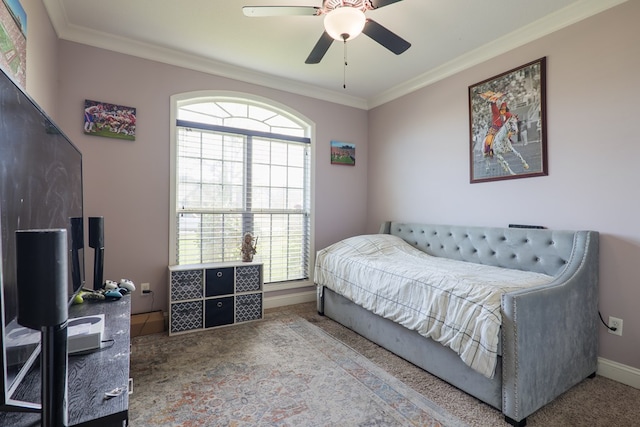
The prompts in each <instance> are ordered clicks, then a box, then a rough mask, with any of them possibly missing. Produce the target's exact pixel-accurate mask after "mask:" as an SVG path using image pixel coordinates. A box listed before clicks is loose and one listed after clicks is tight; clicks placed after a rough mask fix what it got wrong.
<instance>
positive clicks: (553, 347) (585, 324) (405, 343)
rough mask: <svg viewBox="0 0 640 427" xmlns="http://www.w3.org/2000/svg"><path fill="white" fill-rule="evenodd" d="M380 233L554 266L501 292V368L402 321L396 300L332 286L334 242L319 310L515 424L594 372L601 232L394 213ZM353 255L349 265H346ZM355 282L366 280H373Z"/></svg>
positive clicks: (518, 265)
mask: <svg viewBox="0 0 640 427" xmlns="http://www.w3.org/2000/svg"><path fill="white" fill-rule="evenodd" d="M380 233H381V234H388V235H391V236H398V237H399V238H401V239H402V240H403V241H404V242H406V243H408V244H409V245H411V246H412V247H413V248H416V249H419V250H420V251H422V252H423V253H426V254H428V255H431V256H433V257H437V258H448V259H453V260H459V261H465V262H470V263H475V264H482V265H486V266H495V267H501V268H506V269H510V270H520V271H523V272H534V273H540V274H543V275H548V276H549V279H548V280H547V281H545V282H544V283H543V284H538V285H534V286H531V287H526V288H522V289H518V290H511V291H508V292H505V293H502V294H501V296H500V297H499V300H498V301H499V302H498V310H497V312H499V314H500V315H501V326H500V328H499V332H498V340H499V343H498V350H497V352H496V353H497V358H496V362H495V372H493V375H492V376H487V375H486V374H482V373H480V372H478V371H477V370H475V369H473V368H471V367H470V366H469V365H468V364H467V363H465V362H463V361H462V359H461V358H460V356H459V354H458V353H457V352H455V351H453V350H452V349H451V348H449V347H448V346H444V345H442V344H441V343H440V342H442V339H440V342H437V341H435V340H433V339H431V338H427V337H425V336H424V333H423V334H420V333H419V332H417V331H416V330H411V329H409V328H407V327H405V326H403V325H402V324H400V323H402V322H399V321H398V319H397V317H398V315H397V313H396V314H393V315H389V316H387V315H386V310H388V309H383V310H381V313H380V314H375V313H374V312H373V311H372V310H368V309H365V308H363V306H361V305H358V304H356V303H354V302H352V301H351V300H350V299H349V298H347V297H345V296H343V295H341V294H339V293H338V292H337V291H335V290H332V289H330V288H329V287H328V286H330V285H329V284H328V283H324V282H330V281H331V280H330V279H329V278H330V277H331V276H333V275H334V274H335V271H334V270H336V268H334V267H327V265H328V264H327V263H326V261H325V260H324V257H326V256H327V253H326V252H325V251H327V248H326V249H323V250H321V251H319V252H318V255H317V261H316V270H315V277H314V280H315V281H316V285H317V286H318V312H319V313H321V314H324V315H326V316H328V317H330V318H332V319H334V320H336V321H338V322H339V323H341V324H343V325H345V326H347V327H349V328H350V329H352V330H354V331H356V332H358V333H359V334H361V335H363V336H364V337H366V338H368V339H370V340H371V341H374V342H375V343H377V344H379V345H381V346H383V347H385V348H386V349H388V350H390V351H392V352H394V353H396V354H397V355H399V356H401V357H403V358H404V359H406V360H408V361H410V362H412V363H413V364H415V365H417V366H419V367H421V368H423V369H425V370H426V371H428V372H430V373H432V374H434V375H436V376H438V377H440V378H442V379H443V380H445V381H447V382H449V383H450V384H452V385H454V386H456V387H458V388H460V389H461V390H463V391H465V392H467V393H468V394H470V395H472V396H474V397H476V398H478V399H480V400H481V401H483V402H486V403H487V404H489V405H491V406H493V407H495V408H497V409H499V410H501V411H502V413H503V414H504V416H505V420H506V421H507V422H509V423H510V424H512V425H515V426H524V425H526V417H527V416H528V415H530V414H532V413H533V412H535V411H536V410H538V409H539V408H541V407H542V406H544V405H545V404H547V403H549V402H551V401H552V400H553V399H555V398H556V397H557V396H559V395H560V394H562V393H564V392H565V391H567V390H568V389H569V388H571V387H573V386H574V385H576V384H577V383H579V382H581V381H582V380H584V379H585V378H587V377H592V376H593V375H595V372H596V369H597V350H598V263H599V261H598V259H599V257H598V251H599V234H598V233H597V232H595V231H558V230H547V229H524V228H490V227H464V226H448V225H428V224H406V223H399V222H387V223H384V224H383V225H382V227H381V230H380ZM374 236H375V235H374ZM404 242H401V243H403V244H404ZM332 246H334V245H332ZM343 246H344V245H343ZM329 248H331V247H329ZM409 250H413V249H411V248H409ZM418 255H423V254H418ZM418 257H419V256H418ZM338 258H343V257H342V256H339V257H338ZM381 259H384V257H383V258H381ZM463 264H464V263H463ZM353 265H354V264H351V265H349V266H346V267H345V268H344V271H345V274H349V272H350V271H351V270H352V266H353ZM327 269H328V270H327ZM373 269H375V268H371V266H369V267H367V268H366V269H365V272H364V273H358V275H355V277H349V278H348V279H347V280H345V282H351V281H353V282H358V280H360V279H358V277H361V276H362V277H363V279H362V280H364V281H365V282H366V280H367V279H366V278H364V276H363V275H364V274H365V273H366V272H368V271H369V270H373ZM355 284H356V286H360V287H361V288H366V287H368V286H370V285H371V284H370V283H355ZM387 288H388V286H387V285H386V284H385V285H384V289H387ZM381 292H383V291H379V290H378V291H376V292H375V295H374V299H375V298H378V299H380V298H381V297H380V293H381ZM384 292H386V291H384ZM343 293H344V292H343ZM346 293H347V294H348V295H349V296H350V298H353V297H352V296H351V294H349V293H348V292H346ZM391 311H393V310H390V312H391ZM385 316H386V317H391V318H394V317H395V318H394V320H390V319H389V318H386V317H385ZM400 317H401V316H400Z"/></svg>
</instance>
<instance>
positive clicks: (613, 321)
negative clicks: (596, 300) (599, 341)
mask: <svg viewBox="0 0 640 427" xmlns="http://www.w3.org/2000/svg"><path fill="white" fill-rule="evenodd" d="M609 327H610V328H616V330H615V331H612V330H611V329H609V333H610V334H613V335H620V336H622V319H618V318H617V317H611V316H609Z"/></svg>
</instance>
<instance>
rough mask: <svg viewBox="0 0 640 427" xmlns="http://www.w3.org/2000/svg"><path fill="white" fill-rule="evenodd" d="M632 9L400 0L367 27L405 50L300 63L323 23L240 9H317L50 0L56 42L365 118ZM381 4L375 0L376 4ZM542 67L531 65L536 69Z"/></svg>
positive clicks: (218, 1) (302, 1)
mask: <svg viewBox="0 0 640 427" xmlns="http://www.w3.org/2000/svg"><path fill="white" fill-rule="evenodd" d="M624 1H626V0H403V1H400V2H398V3H394V4H391V5H389V6H386V7H383V8H380V9H378V10H372V11H368V12H367V17H369V18H371V19H373V20H375V21H377V22H378V23H379V24H382V25H383V26H385V27H386V28H388V29H389V30H391V31H393V32H395V33H396V34H398V35H399V36H401V37H402V38H404V39H406V40H407V41H409V42H410V43H411V44H412V46H411V47H410V48H409V50H407V51H406V52H405V53H403V54H401V55H399V56H396V55H394V54H393V53H391V52H389V51H388V50H386V49H385V48H384V47H382V46H380V45H379V44H377V43H376V42H374V41H373V40H371V39H370V38H368V37H367V36H365V35H361V36H359V37H357V38H356V39H354V40H352V41H349V42H348V43H347V46H346V47H347V58H348V66H347V67H346V86H347V87H346V89H343V87H342V85H343V77H344V73H343V72H345V70H344V69H343V62H344V61H343V57H344V52H343V46H342V43H341V42H334V43H333V45H332V46H331V48H330V49H329V51H328V52H327V54H326V55H325V57H324V58H323V60H322V61H321V63H320V64H316V65H308V64H305V63H304V61H305V59H306V58H307V56H308V55H309V52H310V51H311V49H312V48H313V46H314V45H315V43H316V41H317V40H318V39H319V37H320V35H321V34H322V32H323V18H322V17H315V16H278V17H261V18H248V17H245V16H244V15H243V13H242V6H267V5H285V6H291V5H296V6H301V5H304V6H321V4H322V1H321V0H297V1H296V0H241V1H240V0H44V3H45V7H46V9H47V12H48V14H49V16H50V18H51V21H52V23H53V26H54V28H55V31H56V33H57V35H58V37H59V38H61V39H64V40H69V41H73V42H77V43H82V44H87V45H91V46H95V47H100V48H104V49H109V50H113V51H116V52H121V53H125V54H130V55H135V56H138V57H142V58H146V59H151V60H155V61H160V62H164V63H168V64H174V65H179V66H182V67H186V68H190V69H195V70H199V71H203V72H208V73H211V74H216V75H220V76H225V77H230V78H234V79H238V80H242V81H247V82H250V83H257V84H260V85H264V86H268V87H272V88H276V89H282V90H287V91H290V92H294V93H298V94H302V95H308V96H312V97H315V98H319V99H324V100H328V101H333V102H337V103H341V104H345V105H350V106H354V107H358V108H363V109H368V108H372V107H375V106H377V105H380V104H383V103H384V102H387V101H390V100H392V99H395V98H397V97H399V96H402V95H404V94H406V93H409V92H412V91H414V90H416V89H418V88H421V87H424V86H426V85H428V84H430V83H433V82H435V81H438V80H440V79H442V78H444V77H447V76H449V75H452V74H454V73H456V72H459V71H461V70H463V69H465V68H468V67H470V66H473V65H475V64H478V63H480V62H482V61H485V60H487V59H490V58H492V57H494V56H496V55H499V54H501V53H504V52H506V51H508V50H511V49H514V48H516V47H518V46H521V45H523V44H525V43H528V42H530V41H532V40H535V39H537V38H539V37H542V36H544V35H546V34H549V33H551V32H553V31H556V30H558V29H560V28H563V27H565V26H567V25H570V24H573V23H575V22H578V21H580V20H582V19H584V18H587V17H589V16H592V15H594V14H596V13H599V12H601V11H603V10H606V9H608V8H610V7H613V6H615V5H617V4H620V3H623V2H624ZM373 2H374V4H375V0H373ZM535 59H537V58H531V60H535Z"/></svg>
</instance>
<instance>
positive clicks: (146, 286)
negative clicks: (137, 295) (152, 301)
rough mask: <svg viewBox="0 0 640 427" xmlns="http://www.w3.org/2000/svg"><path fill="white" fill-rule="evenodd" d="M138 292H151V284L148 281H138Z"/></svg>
mask: <svg viewBox="0 0 640 427" xmlns="http://www.w3.org/2000/svg"><path fill="white" fill-rule="evenodd" d="M140 292H142V294H143V295H144V294H148V293H149V292H151V285H150V284H149V283H140Z"/></svg>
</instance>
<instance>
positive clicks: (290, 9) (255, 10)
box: [242, 6, 320, 17]
mask: <svg viewBox="0 0 640 427" xmlns="http://www.w3.org/2000/svg"><path fill="white" fill-rule="evenodd" d="M319 11H320V8H319V7H314V6H244V7H243V8H242V13H244V15H245V16H248V17H261V16H315V15H318V13H319Z"/></svg>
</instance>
